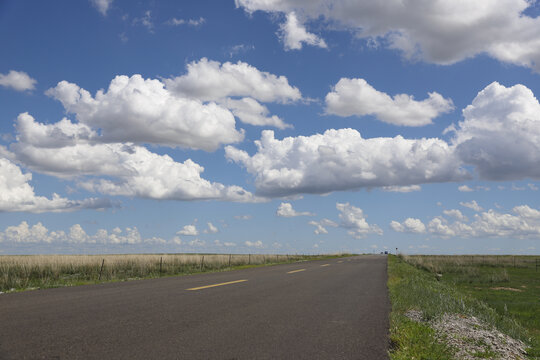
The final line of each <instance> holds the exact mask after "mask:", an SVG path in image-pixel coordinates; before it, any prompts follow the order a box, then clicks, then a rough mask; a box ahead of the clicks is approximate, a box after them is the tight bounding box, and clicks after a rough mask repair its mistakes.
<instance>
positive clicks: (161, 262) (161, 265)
mask: <svg viewBox="0 0 540 360" xmlns="http://www.w3.org/2000/svg"><path fill="white" fill-rule="evenodd" d="M162 268H163V256H162V257H161V258H160V259H159V276H161V270H162Z"/></svg>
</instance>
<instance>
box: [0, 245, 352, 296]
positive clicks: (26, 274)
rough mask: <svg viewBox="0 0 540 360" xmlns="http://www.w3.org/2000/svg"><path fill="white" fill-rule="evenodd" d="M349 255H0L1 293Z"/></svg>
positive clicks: (227, 269)
mask: <svg viewBox="0 0 540 360" xmlns="http://www.w3.org/2000/svg"><path fill="white" fill-rule="evenodd" d="M344 256H350V254H339V255H258V254H249V255H248V254H245V255H244V254H236V255H235V254H233V255H229V254H137V255H31V256H8V255H4V256H0V292H13V291H24V290H34V289H46V288H54V287H62V286H76V285H87V284H97V283H104V282H114V281H128V280H140V279H152V278H159V277H167V276H180V275H190V274H198V273H207V272H218V271H229V270H237V269H245V268H251V267H259V266H268V265H277V264H285V263H294V262H298V261H311V260H321V259H331V258H337V257H344Z"/></svg>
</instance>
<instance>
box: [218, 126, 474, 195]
mask: <svg viewBox="0 0 540 360" xmlns="http://www.w3.org/2000/svg"><path fill="white" fill-rule="evenodd" d="M255 144H256V146H257V153H256V154H254V155H253V156H250V155H249V154H248V153H247V152H246V151H243V150H240V149H237V148H235V147H233V146H227V147H226V148H225V154H226V156H227V158H228V159H230V160H232V161H234V162H236V163H238V164H240V165H242V166H244V167H245V168H246V169H247V171H248V172H249V173H250V174H252V175H253V176H255V185H256V187H257V191H258V192H259V193H260V194H264V195H267V196H287V195H293V194H299V193H316V194H323V193H328V192H332V191H339V190H354V189H360V188H369V187H382V186H410V185H418V184H421V183H431V182H448V181H457V180H460V179H465V178H468V177H469V175H468V174H467V173H466V172H465V171H464V170H463V169H461V168H460V162H459V160H458V159H457V158H456V157H455V156H454V154H453V151H452V149H451V148H450V146H449V145H448V144H447V143H446V142H444V141H442V140H440V139H417V140H408V139H404V138H403V137H401V136H397V137H395V138H371V139H364V138H362V136H361V135H360V133H359V132H358V131H357V130H354V129H340V130H334V129H330V130H327V131H325V132H324V133H323V134H315V135H312V136H297V137H287V138H284V139H283V140H278V139H276V138H275V137H274V132H273V131H271V130H265V131H263V132H262V136H261V139H260V140H257V141H255Z"/></svg>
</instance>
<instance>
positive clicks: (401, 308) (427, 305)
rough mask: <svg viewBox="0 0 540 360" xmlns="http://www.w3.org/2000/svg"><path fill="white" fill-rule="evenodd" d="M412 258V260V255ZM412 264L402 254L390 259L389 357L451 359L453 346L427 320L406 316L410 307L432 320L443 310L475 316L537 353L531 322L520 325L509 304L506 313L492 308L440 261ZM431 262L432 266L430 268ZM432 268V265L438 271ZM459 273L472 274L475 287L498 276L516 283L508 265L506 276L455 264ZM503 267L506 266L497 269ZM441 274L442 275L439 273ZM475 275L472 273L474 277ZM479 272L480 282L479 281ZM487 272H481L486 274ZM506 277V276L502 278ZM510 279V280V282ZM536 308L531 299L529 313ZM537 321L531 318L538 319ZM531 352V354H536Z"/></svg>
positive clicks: (489, 282)
mask: <svg viewBox="0 0 540 360" xmlns="http://www.w3.org/2000/svg"><path fill="white" fill-rule="evenodd" d="M408 260H410V259H408ZM415 265H416V266H413V265H411V264H409V263H407V262H406V261H404V260H403V258H402V257H396V256H389V257H388V288H389V293H390V300H391V303H392V312H391V315H390V339H391V344H392V346H391V351H390V358H391V359H392V360H397V359H400V360H401V359H453V354H454V350H453V349H452V348H450V347H448V346H446V345H445V344H444V342H440V341H437V339H436V334H435V332H434V330H432V329H431V328H430V327H429V326H428V325H427V323H417V322H414V321H412V320H410V319H408V318H407V317H406V316H404V314H405V312H406V311H408V310H411V309H414V310H420V311H422V313H423V316H424V319H425V320H432V319H434V318H436V317H438V316H441V315H443V314H444V313H448V314H461V315H465V316H475V317H476V318H478V319H480V320H481V321H483V322H485V323H487V324H489V325H492V326H494V327H496V328H497V329H498V330H499V331H501V332H503V333H505V334H507V335H510V336H511V337H513V338H516V339H520V340H522V341H524V342H526V343H528V344H532V345H533V347H532V349H531V355H532V354H535V351H536V350H535V349H536V348H535V346H536V345H535V344H534V339H531V332H530V331H529V330H530V329H529V327H528V326H525V327H524V326H522V325H521V324H520V320H521V319H520V318H517V317H515V316H512V315H511V314H510V308H512V306H511V305H509V304H507V308H508V311H507V312H501V311H500V310H499V309H498V308H497V307H496V306H493V307H491V306H490V305H491V304H490V303H489V302H486V301H484V299H482V298H479V297H477V296H476V294H475V293H474V292H472V291H468V287H467V286H460V285H459V284H456V283H455V281H451V279H450V276H448V273H446V272H444V269H443V268H442V267H441V266H440V264H438V263H428V262H423V263H418V264H415ZM430 266H432V268H430ZM434 268H436V271H433V272H432V271H431V270H428V269H432V270H433V269H434ZM454 268H455V269H456V277H460V276H461V278H464V277H463V276H464V275H467V274H471V276H470V277H469V280H473V279H474V281H472V282H471V283H468V284H471V285H470V286H471V287H472V288H473V290H474V287H475V286H478V284H482V281H485V284H490V286H493V284H497V283H495V282H491V281H492V280H494V279H498V280H500V281H503V282H505V284H506V286H508V284H509V282H506V281H512V280H510V279H512V271H509V269H506V274H507V275H506V276H505V275H504V274H503V273H499V272H496V274H495V275H494V274H493V272H492V271H493V270H494V268H493V267H490V268H489V269H488V268H487V267H486V269H484V270H485V271H486V272H485V273H482V270H479V271H480V272H477V270H476V269H475V270H473V271H472V270H467V269H463V268H462V266H461V265H457V266H455V267H454ZM495 270H504V269H495ZM441 273H442V274H443V275H442V277H440V276H437V275H436V274H441ZM473 274H474V275H473ZM478 274H480V276H481V280H478V279H477V278H478ZM482 274H483V275H482ZM501 279H502V280H501ZM506 279H508V280H506ZM532 307H538V300H537V301H536V303H535V304H534V305H533V304H531V303H529V311H533V312H535V311H537V309H535V310H533V309H531V308H532ZM537 320H538V319H536V320H530V321H531V322H533V323H534V322H536V321H537ZM477 356H478V357H479V358H482V356H483V357H484V358H489V357H490V356H492V354H491V353H490V352H484V353H478V354H477ZM534 356H535V355H532V357H531V358H534Z"/></svg>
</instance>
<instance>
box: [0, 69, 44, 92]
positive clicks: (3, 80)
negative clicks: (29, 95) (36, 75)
mask: <svg viewBox="0 0 540 360" xmlns="http://www.w3.org/2000/svg"><path fill="white" fill-rule="evenodd" d="M36 83H37V81H36V80H35V79H32V78H31V77H30V76H29V75H28V74H27V73H25V72H24V71H15V70H10V71H9V72H8V73H7V74H0V86H4V87H8V88H12V89H14V90H17V91H26V90H33V89H34V88H35V87H36Z"/></svg>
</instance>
